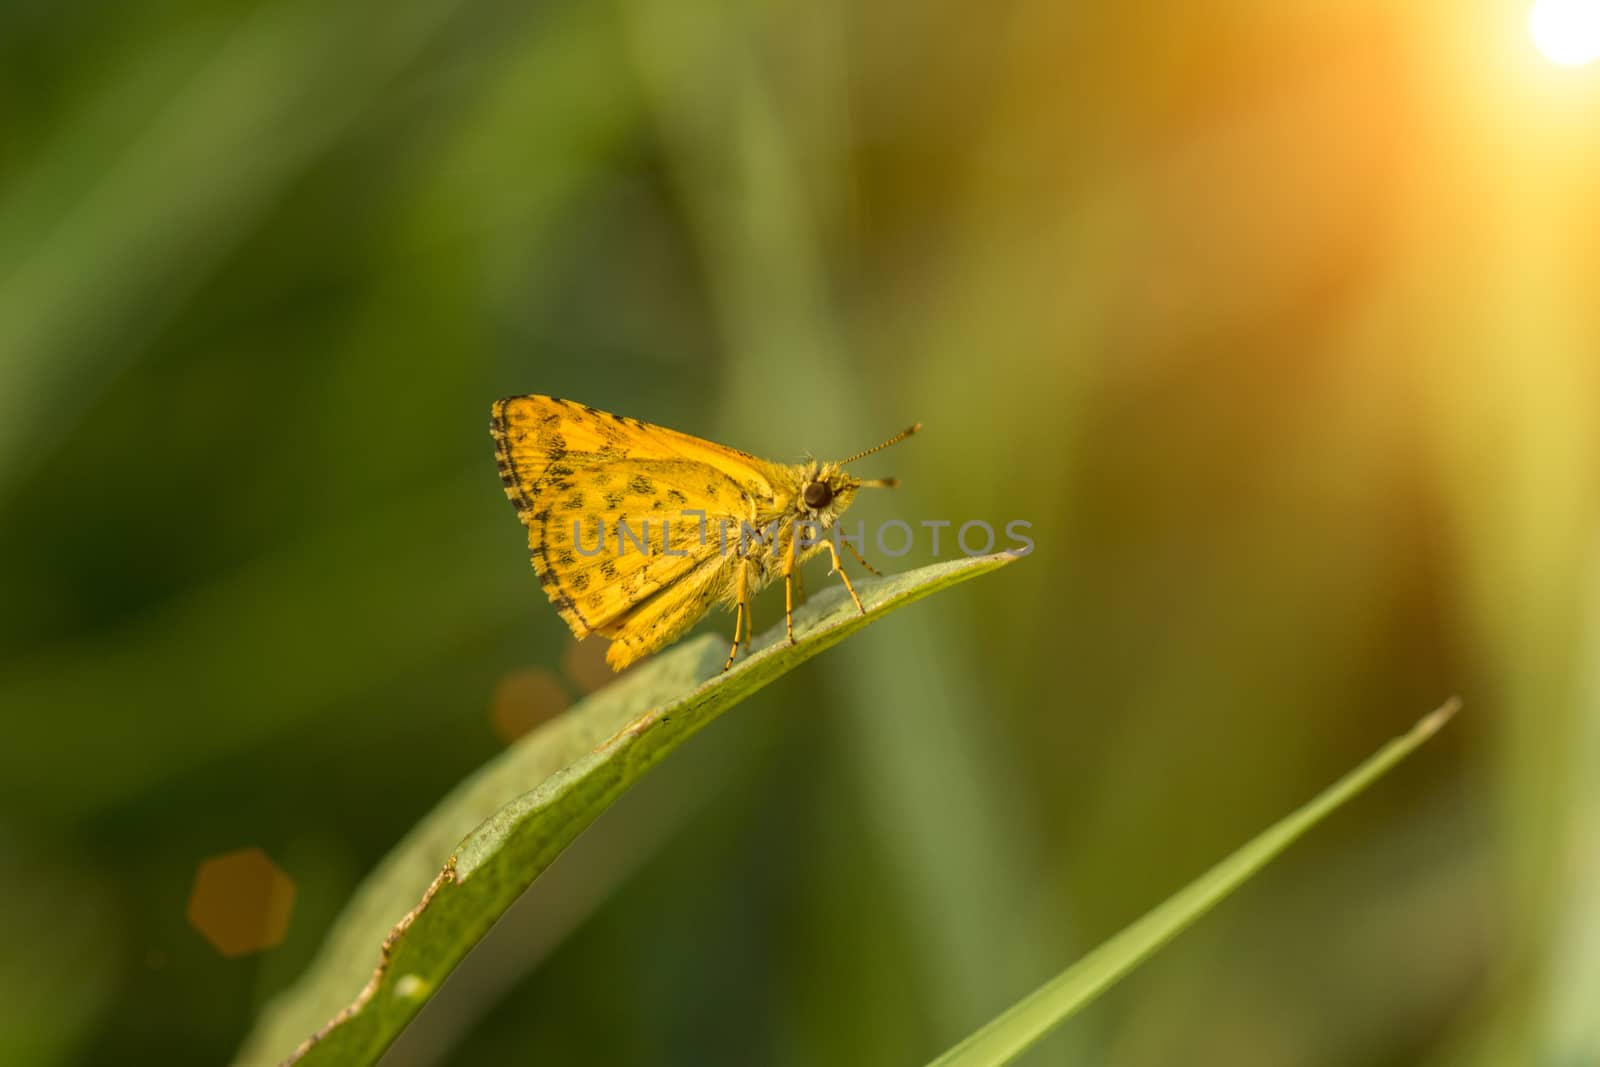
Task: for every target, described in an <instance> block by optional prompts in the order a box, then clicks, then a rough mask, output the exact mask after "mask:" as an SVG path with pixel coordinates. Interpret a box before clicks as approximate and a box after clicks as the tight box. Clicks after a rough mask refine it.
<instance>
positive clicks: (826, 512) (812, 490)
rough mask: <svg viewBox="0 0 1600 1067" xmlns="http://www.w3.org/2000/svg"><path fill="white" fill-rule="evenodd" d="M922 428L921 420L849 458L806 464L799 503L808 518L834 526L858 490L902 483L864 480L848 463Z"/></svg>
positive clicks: (889, 480)
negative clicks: (849, 471)
mask: <svg viewBox="0 0 1600 1067" xmlns="http://www.w3.org/2000/svg"><path fill="white" fill-rule="evenodd" d="M920 429H922V423H920V422H919V423H917V424H916V425H915V426H912V427H910V428H908V429H905V430H902V431H900V432H899V433H897V434H895V435H894V436H893V437H891V438H889V440H887V441H885V442H884V443H883V444H881V445H878V446H877V447H876V448H869V449H867V450H866V451H865V452H857V453H856V454H855V455H853V456H851V457H850V458H849V459H841V460H838V461H836V462H833V463H822V464H819V463H817V462H815V461H812V462H811V463H809V464H807V465H806V468H805V471H804V473H803V474H802V476H801V478H800V486H801V488H800V499H799V503H800V505H801V506H802V508H803V510H804V511H805V512H806V513H807V515H808V517H809V518H811V519H813V520H816V521H819V522H821V523H822V524H823V525H824V526H829V525H832V523H833V520H834V519H836V518H838V517H839V516H840V515H841V514H843V512H844V509H845V508H848V507H849V506H850V501H852V500H854V499H855V495H856V490H858V489H893V488H894V487H895V486H896V485H899V484H900V483H899V482H898V481H897V480H896V479H894V478H871V479H862V478H857V477H856V476H855V475H853V474H850V473H848V472H847V471H845V469H844V468H845V467H846V466H847V465H848V464H851V463H854V462H855V461H856V460H858V459H861V458H863V457H865V456H870V455H872V453H874V452H877V451H880V450H882V449H885V448H888V447H889V446H890V445H892V444H896V443H898V442H900V441H904V440H905V439H906V438H907V437H910V436H911V435H912V434H914V433H916V432H917V431H918V430H920Z"/></svg>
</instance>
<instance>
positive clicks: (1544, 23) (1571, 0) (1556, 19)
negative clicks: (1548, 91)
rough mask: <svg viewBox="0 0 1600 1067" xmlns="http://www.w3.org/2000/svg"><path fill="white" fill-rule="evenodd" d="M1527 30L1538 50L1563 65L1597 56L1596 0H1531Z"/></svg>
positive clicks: (1599, 24) (1599, 17)
mask: <svg viewBox="0 0 1600 1067" xmlns="http://www.w3.org/2000/svg"><path fill="white" fill-rule="evenodd" d="M1528 33H1529V34H1530V35H1531V36H1532V37H1533V43H1534V46H1535V47H1536V48H1538V49H1539V53H1540V54H1541V55H1543V56H1544V57H1545V58H1546V59H1548V60H1549V61H1550V62H1552V63H1556V64H1559V65H1560V66H1563V67H1581V66H1583V65H1584V64H1586V63H1592V62H1594V61H1595V60H1596V59H1600V0H1535V2H1534V5H1533V10H1532V11H1531V12H1529V13H1528Z"/></svg>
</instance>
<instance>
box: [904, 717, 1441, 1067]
mask: <svg viewBox="0 0 1600 1067" xmlns="http://www.w3.org/2000/svg"><path fill="white" fill-rule="evenodd" d="M1459 707H1460V702H1459V701H1458V700H1455V699H1452V700H1450V701H1449V702H1447V703H1446V704H1445V705H1444V706H1443V707H1441V708H1439V709H1438V710H1437V711H1435V712H1433V713H1432V714H1430V715H1428V716H1426V717H1425V718H1423V719H1422V720H1421V721H1420V722H1418V723H1417V725H1416V726H1414V727H1412V728H1411V730H1410V732H1409V733H1407V734H1405V736H1403V737H1397V738H1395V739H1394V740H1393V741H1390V742H1389V743H1388V744H1387V745H1385V746H1384V747H1383V748H1381V749H1379V750H1378V751H1377V752H1376V753H1374V754H1373V755H1372V756H1371V757H1369V758H1368V759H1367V760H1366V761H1365V762H1364V763H1362V764H1361V765H1360V766H1359V767H1357V768H1356V769H1355V770H1353V771H1351V772H1350V773H1349V774H1346V775H1345V776H1344V777H1343V778H1340V779H1339V780H1338V781H1337V782H1335V783H1334V784H1333V785H1331V786H1329V787H1328V788H1327V789H1325V790H1323V792H1322V793H1320V794H1319V795H1318V796H1317V797H1316V798H1315V799H1313V800H1312V801H1311V802H1310V803H1308V804H1306V805H1305V806H1304V807H1302V808H1300V809H1298V810H1297V811H1295V812H1294V813H1292V814H1291V815H1289V816H1287V817H1286V818H1284V819H1282V820H1280V821H1279V822H1277V823H1275V824H1274V825H1273V826H1271V827H1270V828H1268V829H1267V830H1266V831H1265V832H1264V833H1261V834H1259V835H1258V836H1257V837H1255V838H1254V839H1253V840H1251V841H1250V842H1249V843H1248V844H1246V845H1245V846H1244V847H1243V848H1241V849H1239V850H1238V851H1237V852H1235V853H1233V855H1231V856H1229V857H1228V858H1227V859H1225V860H1223V861H1222V862H1221V863H1219V864H1217V865H1216V866H1215V867H1213V868H1211V869H1210V870H1209V871H1207V872H1206V873H1205V874H1203V875H1201V876H1200V877H1199V878H1197V879H1196V880H1194V881H1193V882H1190V883H1189V884H1188V885H1187V886H1185V887H1184V888H1183V889H1182V890H1180V891H1179V892H1177V893H1176V894H1174V895H1173V896H1171V897H1168V898H1167V900H1166V901H1165V902H1163V903H1162V904H1161V905H1160V906H1159V907H1157V908H1156V909H1155V910H1154V911H1151V912H1149V913H1147V914H1146V915H1145V916H1144V917H1143V918H1141V919H1139V920H1138V921H1137V922H1135V923H1133V925H1131V926H1128V927H1126V928H1125V929H1123V930H1122V932H1121V933H1119V934H1117V935H1116V936H1115V937H1113V938H1112V939H1111V940H1109V941H1107V942H1105V943H1104V944H1102V945H1101V946H1100V947H1099V948H1097V949H1095V950H1094V951H1093V952H1091V953H1089V954H1088V955H1087V956H1085V957H1083V959H1081V960H1079V961H1078V962H1077V963H1075V964H1073V965H1072V966H1071V967H1069V968H1067V969H1066V970H1065V971H1063V972H1062V973H1061V974H1059V975H1057V976H1056V977H1055V978H1053V979H1051V980H1050V981H1049V982H1046V983H1045V984H1044V985H1043V986H1041V987H1039V989H1037V990H1035V991H1034V992H1033V993H1030V994H1029V995H1028V996H1027V997H1025V998H1023V999H1022V1000H1021V1001H1019V1002H1017V1003H1016V1004H1015V1005H1013V1006H1012V1007H1011V1008H1009V1009H1007V1010H1006V1011H1005V1012H1003V1013H1002V1014H1001V1015H1000V1016H998V1017H997V1018H996V1019H995V1020H994V1021H992V1022H990V1023H989V1024H988V1025H986V1026H984V1027H983V1028H982V1029H980V1030H978V1031H977V1032H976V1033H974V1034H972V1035H971V1036H970V1037H968V1038H966V1039H965V1040H964V1041H962V1042H961V1043H960V1044H958V1045H956V1046H955V1047H953V1048H951V1049H950V1050H949V1051H948V1052H946V1053H945V1054H944V1055H942V1056H940V1057H939V1058H938V1059H937V1060H935V1061H933V1062H934V1064H935V1065H936V1067H958V1065H959V1067H977V1065H985V1067H988V1065H992V1064H1001V1063H1009V1062H1010V1061H1011V1060H1013V1059H1015V1058H1016V1057H1017V1056H1019V1055H1021V1054H1022V1053H1023V1052H1024V1051H1026V1050H1027V1049H1028V1048H1029V1047H1031V1046H1032V1045H1033V1044H1034V1043H1035V1042H1037V1041H1038V1040H1039V1039H1040V1038H1042V1037H1044V1035H1045V1034H1047V1033H1049V1032H1050V1031H1051V1030H1052V1029H1054V1028H1055V1027H1057V1026H1059V1025H1060V1024H1061V1023H1063V1022H1065V1021H1066V1020H1067V1019H1069V1018H1071V1017H1072V1016H1073V1015H1074V1014H1075V1013H1077V1012H1078V1011H1079V1010H1080V1009H1082V1008H1083V1007H1085V1006H1086V1005H1087V1004H1089V1003H1090V1002H1091V1001H1093V1000H1094V999H1095V998H1096V997H1098V996H1099V995H1100V994H1101V993H1103V992H1105V991H1106V990H1107V989H1109V988H1111V986H1112V985H1114V984H1115V983H1116V982H1117V981H1118V980H1119V979H1120V978H1122V976H1123V975H1125V974H1127V973H1128V972H1129V971H1131V970H1133V969H1134V968H1135V967H1137V966H1138V965H1139V964H1140V963H1142V962H1144V960H1145V959H1147V958H1148V957H1149V956H1151V955H1152V954H1154V953H1155V951H1156V950H1157V949H1159V948H1161V947H1162V946H1163V945H1165V944H1166V943H1167V942H1168V941H1171V940H1172V939H1173V938H1174V937H1176V936H1178V934H1180V933H1182V932H1183V931H1184V930H1185V929H1187V928H1188V927H1189V925H1190V924H1191V923H1193V922H1194V921H1195V920H1196V919H1198V918H1200V917H1201V916H1202V915H1204V914H1205V913H1206V912H1208V911H1210V910H1211V908H1212V907H1213V906H1214V905H1216V904H1217V902H1219V901H1220V900H1222V899H1223V898H1224V897H1226V896H1227V895H1228V894H1229V893H1231V892H1233V891H1234V890H1235V889H1237V888H1238V887H1239V886H1241V885H1243V884H1244V883H1245V882H1246V881H1248V880H1249V879H1250V878H1251V877H1253V876H1254V875H1255V874H1256V872H1257V871H1259V870H1261V869H1262V868H1263V867H1265V866H1266V865H1267V864H1268V863H1270V862H1271V861H1272V860H1273V859H1274V858H1276V857H1277V856H1278V854H1279V853H1281V852H1282V851H1283V850H1284V849H1286V848H1288V847H1289V846H1290V845H1291V844H1293V843H1294V842H1295V840H1297V839H1298V838H1299V837H1300V836H1301V835H1302V834H1304V833H1305V832H1306V831H1307V830H1309V829H1311V827H1313V826H1315V825H1316V824H1317V823H1318V822H1320V821H1321V820H1322V819H1323V818H1325V817H1326V816H1327V815H1328V814H1329V813H1331V812H1332V811H1334V810H1335V809H1336V808H1338V807H1340V806H1341V805H1343V804H1344V803H1345V802H1346V801H1348V800H1349V799H1350V798H1352V797H1354V796H1355V795H1356V794H1357V793H1359V792H1361V791H1362V790H1363V789H1365V788H1366V787H1367V786H1369V785H1371V784H1372V783H1373V782H1374V781H1376V780H1377V779H1379V778H1380V777H1382V776H1383V775H1384V774H1385V773H1386V772H1387V771H1388V770H1389V769H1390V768H1392V767H1393V766H1394V765H1395V764H1397V763H1399V762H1400V761H1401V760H1403V759H1405V758H1406V757H1407V756H1408V755H1410V754H1411V753H1412V752H1413V751H1415V750H1416V748H1417V747H1418V746H1419V745H1421V744H1422V743H1423V742H1424V741H1426V740H1428V738H1430V737H1432V736H1433V735H1434V734H1435V733H1437V732H1438V731H1439V728H1440V727H1441V726H1443V725H1444V724H1445V723H1446V722H1448V721H1449V720H1450V717H1451V716H1453V715H1454V714H1455V713H1456V711H1457V709H1458V708H1459Z"/></svg>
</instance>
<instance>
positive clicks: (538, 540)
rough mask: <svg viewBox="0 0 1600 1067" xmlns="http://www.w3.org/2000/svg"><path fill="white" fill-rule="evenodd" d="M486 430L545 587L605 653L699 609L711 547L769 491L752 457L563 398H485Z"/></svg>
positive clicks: (636, 648)
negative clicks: (489, 402)
mask: <svg viewBox="0 0 1600 1067" xmlns="http://www.w3.org/2000/svg"><path fill="white" fill-rule="evenodd" d="M491 429H492V431H493V434H494V437H495V442H496V449H497V454H498V458H499V465H500V476H501V479H502V480H503V481H504V483H505V486H506V495H507V496H508V497H510V498H511V500H512V502H513V503H514V504H515V505H516V507H517V511H518V513H519V515H520V516H521V518H522V521H523V524H524V525H525V526H526V527H527V529H528V547H529V550H530V551H531V553H532V556H533V566H534V570H535V571H536V572H537V573H538V575H539V579H540V581H541V583H542V584H543V586H544V589H545V592H546V594H547V595H548V596H549V597H550V601H551V603H553V604H554V605H555V607H556V609H557V611H559V612H560V614H561V617H562V618H563V619H565V620H566V622H567V625H568V626H569V627H571V629H572V632H573V633H574V634H576V635H577V636H578V637H579V638H582V637H586V636H588V635H589V634H590V633H596V632H597V633H601V634H603V635H605V636H607V637H611V638H612V639H613V640H614V641H615V642H616V643H615V644H614V645H613V647H612V650H611V655H610V656H609V657H608V658H610V659H611V661H612V663H613V665H614V666H621V665H623V664H624V663H626V662H630V661H631V660H633V659H636V658H638V657H639V656H642V655H645V654H646V653H648V652H650V651H653V650H654V649H656V648H659V647H661V645H664V644H666V643H667V642H668V641H671V640H672V639H673V638H675V637H677V636H679V635H680V634H681V633H682V632H683V631H684V630H687V629H688V628H689V627H690V626H692V625H693V624H694V622H695V621H696V620H697V619H698V618H699V617H700V616H701V615H702V614H704V612H705V611H706V609H707V608H709V607H710V605H711V603H713V602H714V601H715V599H716V598H717V596H718V595H720V593H721V588H720V583H721V581H722V578H723V572H724V570H725V569H726V567H727V566H728V564H729V563H731V561H732V556H731V555H730V554H728V553H726V552H724V548H725V547H726V546H727V544H728V543H729V541H730V540H731V539H736V538H737V536H738V531H739V524H740V523H741V522H742V521H744V520H746V519H748V518H749V517H750V516H751V515H752V511H753V506H754V502H756V501H764V500H770V499H771V498H772V496H773V480H774V471H773V469H772V466H771V465H770V464H767V463H766V462H765V461H763V460H760V459H757V458H756V457H754V456H750V455H748V454H746V453H743V452H740V451H738V450H736V449H731V448H726V447H724V446H722V445H717V444H714V443H712V442H709V441H704V440H701V439H700V438H697V437H691V436H690V435H688V434H684V433H679V432H678V431H676V430H670V429H667V428H666V427H662V426H654V425H651V424H650V423H646V422H641V421H639V420H637V419H630V418H625V417H623V416H618V415H612V414H609V413H607V412H603V411H598V410H596V409H594V408H590V407H586V406H584V405H581V404H575V403H573V402H571V401H566V400H558V399H555V398H553V397H545V396H521V397H510V398H507V399H505V400H501V401H498V402H497V403H496V404H495V405H494V409H493V416H492V422H491ZM699 513H703V514H704V518H703V519H702V518H700V514H699ZM723 531H727V533H726V534H724V533H723ZM619 659H620V660H621V661H622V662H621V663H619V662H618V660H619Z"/></svg>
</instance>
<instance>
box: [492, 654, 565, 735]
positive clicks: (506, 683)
mask: <svg viewBox="0 0 1600 1067" xmlns="http://www.w3.org/2000/svg"><path fill="white" fill-rule="evenodd" d="M566 706H567V690H566V688H565V687H564V686H563V685H562V684H561V680H560V679H559V678H557V677H556V676H555V673H554V672H552V671H549V670H546V669H545V668H543V667H528V668H525V669H523V670H518V671H512V672H511V673H510V674H507V675H506V676H505V677H503V678H501V679H500V681H499V682H497V683H496V684H495V687H494V692H493V693H492V694H490V697H489V726H490V728H491V729H492V730H494V734H495V736H496V737H498V738H499V739H500V740H501V741H504V742H505V743H506V744H510V743H511V742H513V741H515V740H516V739H517V738H519V737H521V736H522V735H523V734H525V733H527V732H528V731H529V730H532V729H533V728H534V727H535V726H538V725H539V724H540V723H542V722H545V721H546V720H548V719H550V718H553V717H554V716H555V715H557V714H559V713H560V712H561V710H562V709H563V708H565V707H566Z"/></svg>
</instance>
